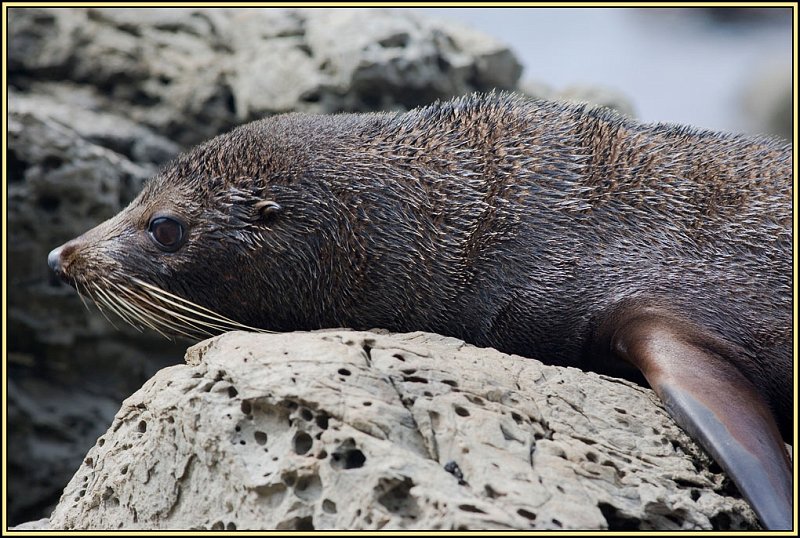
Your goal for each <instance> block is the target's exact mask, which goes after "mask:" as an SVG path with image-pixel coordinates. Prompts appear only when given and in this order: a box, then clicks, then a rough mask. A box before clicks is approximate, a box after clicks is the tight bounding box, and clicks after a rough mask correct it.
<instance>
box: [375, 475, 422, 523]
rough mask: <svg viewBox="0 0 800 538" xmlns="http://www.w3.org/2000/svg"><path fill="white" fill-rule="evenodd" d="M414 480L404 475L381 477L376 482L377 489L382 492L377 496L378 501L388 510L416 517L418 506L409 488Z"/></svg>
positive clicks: (412, 485) (411, 517)
mask: <svg viewBox="0 0 800 538" xmlns="http://www.w3.org/2000/svg"><path fill="white" fill-rule="evenodd" d="M413 487H414V481H413V480H411V478H409V477H407V476H404V477H403V478H402V480H400V479H399V478H391V479H386V478H382V479H381V480H380V482H379V483H378V490H379V491H383V492H384V493H383V494H381V495H380V496H379V497H378V502H379V503H380V504H381V505H383V506H384V507H385V508H386V509H387V510H389V512H392V513H393V514H399V515H401V516H405V517H408V518H410V519H416V518H417V516H418V515H419V507H418V506H417V502H416V500H415V499H414V497H413V496H412V495H411V488H413Z"/></svg>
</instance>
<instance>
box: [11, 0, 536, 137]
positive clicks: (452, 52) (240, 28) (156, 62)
mask: <svg viewBox="0 0 800 538" xmlns="http://www.w3.org/2000/svg"><path fill="white" fill-rule="evenodd" d="M10 15H11V21H12V24H10V25H9V27H10V29H11V30H10V36H9V37H10V42H11V45H10V47H9V50H10V58H9V65H10V68H11V69H10V71H11V75H12V77H11V83H12V85H16V86H17V87H20V88H27V87H29V86H30V84H31V83H32V82H31V81H37V80H38V81H41V80H60V81H63V80H65V79H66V80H73V81H76V82H79V83H81V84H88V85H90V86H92V87H95V88H98V89H100V90H102V92H103V93H104V94H106V95H108V96H109V97H110V108H111V109H113V110H115V111H116V112H117V113H120V109H124V110H125V111H126V112H125V114H123V115H125V116H127V117H129V118H131V119H133V120H134V121H135V122H137V123H140V124H142V125H144V126H146V127H149V128H150V129H153V130H154V131H156V132H157V133H159V134H161V135H164V136H167V137H168V138H170V139H171V140H173V141H176V142H178V143H179V144H181V145H192V144H196V143H199V142H201V141H203V140H205V139H207V138H211V137H212V136H215V135H217V134H219V133H220V132H221V131H223V130H227V129H230V128H231V127H232V126H234V125H236V124H238V123H243V122H245V121H250V120H253V119H257V118H260V117H263V116H264V115H266V114H272V113H277V112H287V111H292V110H302V111H311V112H336V111H342V110H347V111H359V110H376V109H378V108H383V109H387V108H388V109H406V108H410V107H413V106H417V105H420V104H425V103H428V102H431V101H434V100H436V99H437V98H447V97H450V96H452V95H458V94H463V93H468V92H471V91H476V90H489V89H492V88H503V89H513V88H514V87H515V86H516V83H517V79H518V78H519V75H520V73H521V71H522V67H521V65H520V64H519V62H518V61H517V60H516V58H515V57H514V55H513V54H512V53H511V52H510V51H509V50H508V48H506V47H505V46H503V45H501V44H499V43H497V42H496V41H495V40H493V39H491V38H489V37H487V36H484V35H482V34H479V33H476V32H474V31H472V30H468V29H465V28H463V27H460V26H454V25H452V24H450V23H445V22H432V21H428V20H427V19H425V18H420V17H418V16H416V15H415V14H413V13H411V12H405V11H396V12H388V11H381V10H273V9H268V10H265V9H213V10H209V9H172V10H163V9H159V10H158V12H151V13H145V12H142V11H141V10H138V9H119V8H82V9H29V8H26V9H12V10H11V13H10Z"/></svg>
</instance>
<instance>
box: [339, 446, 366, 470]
mask: <svg viewBox="0 0 800 538" xmlns="http://www.w3.org/2000/svg"><path fill="white" fill-rule="evenodd" d="M365 461H367V457H366V456H364V453H363V452H361V451H360V450H359V449H358V448H356V446H355V441H353V439H348V440H347V441H345V442H344V443H342V445H341V446H340V447H339V448H338V449H337V450H336V452H334V453H333V454H331V465H332V466H333V467H334V468H335V469H358V468H359V467H363V466H364V462H365Z"/></svg>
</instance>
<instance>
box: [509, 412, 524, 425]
mask: <svg viewBox="0 0 800 538" xmlns="http://www.w3.org/2000/svg"><path fill="white" fill-rule="evenodd" d="M511 418H513V419H514V422H516V423H517V424H522V423H523V422H524V420H523V418H522V415H520V414H519V413H514V412H513V411H512V412H511Z"/></svg>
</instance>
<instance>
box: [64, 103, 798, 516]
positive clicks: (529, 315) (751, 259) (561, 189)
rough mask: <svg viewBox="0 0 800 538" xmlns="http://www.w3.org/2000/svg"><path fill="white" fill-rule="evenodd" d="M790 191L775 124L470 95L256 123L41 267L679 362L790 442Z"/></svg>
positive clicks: (120, 298)
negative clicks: (757, 410) (684, 119)
mask: <svg viewBox="0 0 800 538" xmlns="http://www.w3.org/2000/svg"><path fill="white" fill-rule="evenodd" d="M791 195H792V164H791V149H790V147H789V146H788V145H787V144H783V143H780V142H777V141H775V140H772V139H767V138H756V137H743V136H736V135H728V134H720V133H713V132H707V131H698V130H694V129H691V128H687V127H680V126H672V125H662V124H659V125H643V124H639V123H636V122H634V121H632V120H629V119H625V118H623V117H621V116H618V115H616V114H614V113H612V112H609V111H605V110H599V109H590V108H587V107H585V106H581V105H566V104H560V103H553V102H546V101H530V100H524V99H521V98H517V97H514V96H511V95H488V96H471V97H466V98H460V99H456V100H453V101H449V102H445V103H437V104H435V105H432V106H429V107H424V108H420V109H416V110H413V111H410V112H407V113H398V114H390V113H382V114H360V115H355V114H350V115H347V114H344V115H335V116H311V115H302V114H288V115H283V116H278V117H272V118H268V119H265V120H261V121H257V122H254V123H251V124H247V125H245V126H242V127H240V128H238V129H236V130H234V131H232V132H230V133H228V134H225V135H222V136H219V137H217V138H215V139H213V140H211V141H209V142H207V143H205V144H203V145H201V146H199V147H197V148H195V149H194V150H192V151H190V152H189V153H187V154H185V155H183V156H181V157H180V158H178V159H177V160H176V161H175V162H173V163H171V164H170V165H169V166H167V167H166V168H165V169H164V170H162V171H161V172H160V173H159V174H158V175H157V176H156V177H154V178H153V179H152V180H151V181H150V182H149V183H148V184H147V185H146V187H145V189H144V191H143V192H142V193H141V194H140V196H139V197H138V198H137V199H136V200H134V201H133V202H132V203H131V205H130V206H129V207H128V208H126V209H125V210H124V211H123V212H121V213H120V214H119V215H117V216H116V217H114V218H113V219H111V220H109V221H107V222H106V223H103V224H101V225H100V226H98V227H97V228H95V229H94V230H91V231H89V232H87V233H86V234H85V235H83V236H81V237H80V238H77V239H75V240H73V241H71V242H69V243H67V244H65V245H63V246H62V247H60V248H59V249H57V250H55V251H54V252H53V253H51V256H50V264H51V266H52V267H53V268H54V269H55V270H56V271H57V272H59V273H60V274H61V275H62V277H63V278H64V279H65V280H67V281H68V282H70V283H71V284H73V285H75V286H76V288H77V289H78V290H79V291H82V292H85V293H86V294H88V295H89V296H91V297H92V298H93V299H95V300H96V301H98V303H100V304H101V305H105V306H107V307H108V309H110V310H112V311H114V312H116V313H117V314H119V315H121V316H122V317H124V318H126V319H127V320H128V321H130V322H132V323H136V324H140V325H150V326H153V327H154V328H157V329H160V330H163V331H164V332H165V333H168V334H169V333H172V334H185V335H190V336H194V335H199V334H201V333H202V332H203V331H208V332H210V333H213V332H217V331H219V330H223V329H225V328H230V327H233V326H235V325H236V324H242V325H245V326H248V327H252V328H257V329H265V330H273V331H288V330H303V329H318V328H325V327H352V328H356V329H369V328H374V327H381V328H385V329H389V330H391V331H396V332H404V331H415V330H425V331H430V332H436V333H440V334H444V335H449V336H455V337H458V338H462V339H464V340H466V341H468V342H471V343H473V344H476V345H479V346H490V347H494V348H497V349H499V350H501V351H504V352H507V353H516V354H520V355H523V356H529V357H535V358H538V359H540V360H545V361H547V362H549V363H553V364H560V365H569V366H577V367H581V368H585V369H591V370H596V371H599V372H602V373H607V374H611V375H619V376H623V377H628V378H631V379H637V380H642V379H646V380H647V381H648V382H650V383H651V384H652V385H654V388H655V386H656V385H657V384H658V383H659V382H660V381H659V380H661V379H662V378H658V377H657V374H655V373H653V372H655V371H657V370H658V371H661V370H669V368H666V367H664V365H665V364H667V363H669V364H677V362H676V361H678V362H680V361H682V360H684V358H685V357H687V356H691V357H695V360H696V361H698V362H700V363H702V364H704V365H711V366H709V370H708V371H709V372H711V373H710V374H708V375H711V376H712V377H713V376H715V375H716V373H717V372H719V371H724V372H725V374H724V375H720V377H721V378H724V379H722V380H721V381H720V383H727V382H728V381H726V380H729V379H732V377H731V376H730V375H728V369H730V372H734V373H735V375H736V376H738V377H736V380H737V381H736V383H734V385H732V386H729V385H724V387H726V389H725V390H737V391H739V389H740V388H741V387H744V386H745V385H747V390H750V389H752V391H754V392H753V394H755V395H756V396H753V397H754V398H756V399H759V405H762V404H763V406H762V407H763V408H764V414H765V416H767V420H769V419H770V417H771V418H772V422H773V426H772V429H773V430H774V424H777V425H778V429H779V430H780V432H781V434H782V435H783V436H784V437H786V438H787V439H788V438H789V437H790V436H791V431H792V410H793V398H792V354H791V339H792V296H791V285H792V272H791V267H792V265H791V263H792V259H791V242H792V237H791ZM159 219H160V220H159ZM165 230H166V231H165ZM173 240H175V241H173ZM165 246H166V248H165ZM170 301H171V302H172V303H173V304H172V305H170V304H169V302H170ZM191 309H194V310H195V313H194V314H192V313H191V312H190V310H191ZM198 313H199V314H202V315H198ZM203 316H205V317H203ZM643 320H644V321H643ZM654 335H656V336H658V337H659V338H660V337H661V336H663V338H664V342H665V345H666V346H667V347H668V348H670V349H673V350H681V351H680V353H675V354H674V356H668V357H667V358H664V356H663V355H662V354H661V352H660V351H659V350H654V349H651V348H650V347H648V346H647V345H645V344H646V343H648V342H653V341H654V338H656V337H655V336H654ZM639 344H641V345H639ZM681 346H685V349H684V347H681ZM686 346H688V347H686ZM630 350H634V351H630ZM637 350H638V351H637ZM667 355H669V354H667ZM698 357H699V358H698ZM672 359H674V360H672ZM716 364H721V365H722V366H720V367H717V366H713V365H716ZM653 365H656V366H653ZM686 367H687V365H686V364H683V366H681V367H678V366H674V368H675V369H676V371H679V370H681V369H685V368H686ZM688 368H689V369H691V368H692V366H691V363H690V364H689V365H688ZM670 371H671V370H670ZM697 371H698V372H700V371H702V369H701V368H698V370H697ZM668 377H669V376H668ZM740 378H741V379H742V380H741V381H739V379H740ZM669 379H679V377H677V378H676V377H674V376H672V377H669ZM709 383H710V385H711V387H709V389H712V388H713V386H714V384H715V382H714V381H713V380H711V381H709ZM737 383H738V384H737ZM690 384H691V383H689V381H688V380H687V381H686V382H685V383H684V382H683V381H678V382H677V386H679V387H681V388H686V387H688V386H689V385H690ZM670 387H673V385H670ZM737 387H738V388H737ZM693 390H700V389H697V388H695V389H693ZM743 390H744V389H741V391H743ZM657 391H658V389H657ZM664 391H665V393H666V392H669V391H667V389H664ZM748 394H749V393H748ZM660 395H662V394H661V393H660ZM662 397H664V396H663V395H662ZM703 405H704V406H706V405H707V406H710V407H708V408H709V409H712V412H715V411H714V409H715V408H714V405H712V404H703ZM680 406H681V408H682V409H685V408H686V407H687V406H688V407H691V404H686V403H683V404H680ZM745 407H746V406H745ZM705 408H706V407H704V409H705ZM723 412H724V411H720V413H723ZM701 414H702V413H701ZM720 416H721V415H720ZM721 420H722V419H721ZM731 420H735V417H734V418H732V419H731ZM690 422H691V421H690ZM722 422H723V423H725V420H722ZM771 431H772V430H771ZM751 434H753V432H752V431H751V432H749V434H747V435H751ZM747 435H746V436H745V437H747ZM770 435H772V434H770ZM779 438H780V436H778V439H779ZM718 442H719V441H713V440H712V441H711V444H712V445H713V444H714V443H718ZM777 442H779V440H778V441H777ZM781 449H782V448H781ZM783 457H784V458H785V453H784V456H783ZM760 515H761V514H760ZM762 520H763V517H762Z"/></svg>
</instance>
